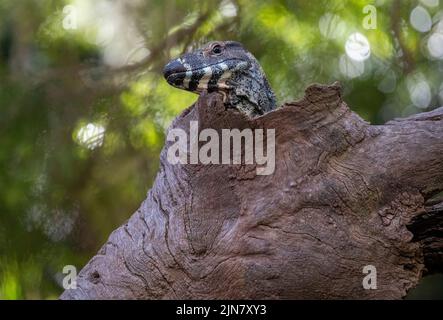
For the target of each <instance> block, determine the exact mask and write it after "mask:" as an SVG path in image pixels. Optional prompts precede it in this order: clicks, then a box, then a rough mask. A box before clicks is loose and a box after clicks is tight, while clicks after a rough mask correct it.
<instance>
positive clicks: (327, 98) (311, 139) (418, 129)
mask: <svg viewBox="0 0 443 320" xmlns="http://www.w3.org/2000/svg"><path fill="white" fill-rule="evenodd" d="M190 121H198V123H199V130H202V129H203V128H214V129H216V130H217V131H220V130H221V129H222V128H227V129H230V128H239V129H240V130H241V129H244V128H252V129H258V128H263V129H270V128H271V129H275V146H276V147H275V159H276V160H275V161H276V164H275V172H274V173H273V174H271V175H257V174H256V170H255V169H256V166H255V165H244V164H242V165H202V164H183V165H182V164H175V165H173V164H170V162H168V161H167V148H168V147H169V146H171V145H172V143H173V142H167V143H166V145H165V148H164V149H163V151H162V153H161V156H160V157H161V164H160V171H159V173H158V175H157V178H156V180H155V182H154V185H153V187H152V189H151V190H150V191H149V193H148V195H147V198H146V200H145V201H144V202H143V203H142V205H141V207H140V209H139V210H138V211H137V212H136V213H134V214H133V216H132V217H131V218H130V219H129V220H128V221H127V223H126V224H124V225H123V226H121V227H119V228H118V229H117V230H115V231H114V232H113V233H112V234H111V236H110V237H109V240H108V242H107V243H106V244H105V245H104V246H103V247H102V248H101V250H100V251H99V252H98V254H97V255H96V256H95V257H93V258H92V259H91V260H90V262H89V263H88V264H87V265H86V266H85V267H84V268H83V270H82V271H81V272H80V273H79V277H78V280H77V288H76V289H69V290H66V291H65V292H64V293H63V294H62V295H61V298H62V299H174V298H175V299H287V298H290V299H348V298H357V299H399V298H402V297H404V296H405V295H406V293H407V291H408V290H409V289H410V288H412V287H414V286H415V285H417V283H418V281H419V280H420V278H421V277H422V276H423V274H424V273H426V272H427V273H433V272H441V271H442V269H443V268H442V266H443V236H442V235H443V201H441V202H439V200H438V199H437V200H436V199H435V195H437V194H438V193H440V192H441V191H442V190H443V108H439V109H437V110H434V111H432V112H427V113H422V114H417V115H414V116H411V117H408V118H405V119H396V120H393V121H390V122H388V123H386V124H385V125H370V124H368V123H367V122H365V121H364V120H363V119H361V118H360V117H359V116H358V115H357V114H355V113H354V112H352V111H350V109H349V108H348V106H347V105H346V104H345V103H344V102H343V100H342V98H341V89H340V86H339V85H338V84H337V83H335V84H333V85H331V86H323V85H312V86H310V87H309V88H308V89H307V90H306V94H305V97H304V98H303V99H302V100H300V101H298V102H294V103H288V104H285V105H284V106H283V107H281V108H279V109H277V110H275V111H273V112H270V113H268V114H266V115H264V116H261V117H258V118H255V119H252V120H250V119H247V118H246V117H245V116H243V115H241V114H240V113H238V112H237V111H235V110H231V109H228V110H225V107H224V105H223V102H222V99H221V96H220V95H219V94H217V93H212V94H207V95H203V96H201V97H200V98H199V100H198V101H197V103H196V104H195V105H194V106H192V107H190V108H189V109H187V110H186V111H184V112H183V113H182V114H181V115H180V116H179V117H177V118H176V120H175V121H174V122H173V124H172V125H171V128H182V129H184V130H185V131H189V125H190ZM171 128H170V129H169V130H171ZM265 141H266V140H265ZM430 199H431V200H430ZM368 265H372V266H374V267H375V268H376V286H377V288H376V289H365V288H364V287H363V282H364V278H365V277H366V276H367V274H365V273H364V272H363V269H364V268H365V266H368ZM370 275H372V276H374V275H375V273H374V272H372V271H371V272H370ZM371 283H372V284H373V285H374V284H375V283H374V281H372V282H371Z"/></svg>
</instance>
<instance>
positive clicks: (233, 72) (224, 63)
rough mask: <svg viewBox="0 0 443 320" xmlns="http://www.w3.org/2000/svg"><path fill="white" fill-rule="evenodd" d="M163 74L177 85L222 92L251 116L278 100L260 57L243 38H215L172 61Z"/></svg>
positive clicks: (197, 90) (273, 104) (272, 107)
mask: <svg viewBox="0 0 443 320" xmlns="http://www.w3.org/2000/svg"><path fill="white" fill-rule="evenodd" d="M163 74H164V77H165V79H166V80H167V81H168V83H169V84H170V85H172V86H174V87H176V88H180V89H183V90H187V91H191V92H195V93H197V94H201V93H202V92H205V91H207V92H213V91H218V92H221V93H222V94H223V96H224V101H225V104H226V105H227V106H228V107H233V108H236V109H238V110H239V111H241V112H243V113H245V114H247V115H248V116H251V117H253V116H258V115H262V114H264V113H266V112H268V111H271V110H273V109H275V107H276V101H275V96H274V92H273V91H272V89H271V87H270V85H269V82H268V80H267V79H266V76H265V74H264V72H263V69H262V68H261V66H260V64H259V63H258V61H257V60H256V59H255V57H254V56H253V55H252V54H251V53H250V52H248V51H246V50H245V49H244V48H243V46H242V45H241V44H240V43H239V42H235V41H214V42H210V43H208V44H206V45H205V46H204V47H203V48H201V49H198V50H195V51H193V52H190V53H186V54H184V55H182V56H180V57H179V58H177V59H174V60H172V61H170V62H169V63H168V64H167V65H166V66H165V68H164V70H163Z"/></svg>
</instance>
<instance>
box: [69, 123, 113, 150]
mask: <svg viewBox="0 0 443 320" xmlns="http://www.w3.org/2000/svg"><path fill="white" fill-rule="evenodd" d="M105 131H106V130H105V127H103V126H102V125H100V124H97V123H88V124H86V125H85V126H82V127H81V128H80V129H79V130H78V132H77V136H76V138H77V139H76V140H77V142H78V143H79V144H80V145H81V146H84V147H86V148H88V149H90V150H93V149H95V148H97V147H100V146H101V145H102V144H103V139H104V137H105Z"/></svg>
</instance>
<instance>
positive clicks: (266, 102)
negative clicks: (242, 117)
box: [227, 59, 276, 116]
mask: <svg viewBox="0 0 443 320" xmlns="http://www.w3.org/2000/svg"><path fill="white" fill-rule="evenodd" d="M254 60H255V59H254ZM230 83H231V86H230V90H228V94H227V96H228V101H229V104H231V105H232V106H233V107H235V108H237V109H239V110H240V111H243V112H245V113H246V114H249V115H252V116H257V115H261V114H264V113H266V112H268V111H271V110H273V109H275V108H276V101H275V95H274V92H273V91H272V89H271V87H270V85H269V82H268V80H267V79H266V77H265V75H264V73H263V70H262V69H261V67H260V65H259V64H258V63H257V62H255V61H253V63H252V64H251V67H250V68H248V69H246V70H244V71H242V72H241V73H238V74H235V75H233V77H232V79H231V80H230Z"/></svg>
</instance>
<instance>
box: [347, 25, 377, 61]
mask: <svg viewBox="0 0 443 320" xmlns="http://www.w3.org/2000/svg"><path fill="white" fill-rule="evenodd" d="M345 50H346V54H347V55H348V57H349V58H351V59H352V60H355V61H364V60H366V59H368V58H369V56H370V55H371V46H370V45H369V41H368V39H367V38H366V37H365V36H364V35H362V34H361V33H359V32H355V33H353V34H351V35H350V36H349V37H348V40H346V44H345Z"/></svg>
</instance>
